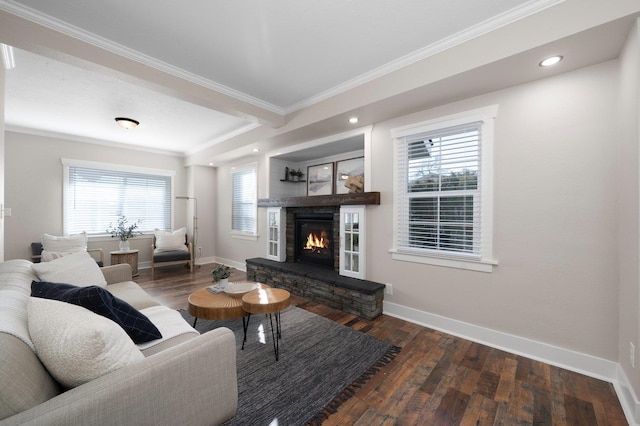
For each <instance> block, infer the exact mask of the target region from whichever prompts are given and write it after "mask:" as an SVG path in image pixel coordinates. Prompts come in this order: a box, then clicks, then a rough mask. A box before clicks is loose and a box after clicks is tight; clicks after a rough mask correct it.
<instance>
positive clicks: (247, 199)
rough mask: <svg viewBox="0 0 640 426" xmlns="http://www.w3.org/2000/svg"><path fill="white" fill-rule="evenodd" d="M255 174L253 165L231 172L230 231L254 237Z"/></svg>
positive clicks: (255, 227) (255, 208)
mask: <svg viewBox="0 0 640 426" xmlns="http://www.w3.org/2000/svg"><path fill="white" fill-rule="evenodd" d="M256 174H257V171H256V166H255V165H249V166H244V167H236V168H233V169H232V171H231V181H232V188H231V199H232V200H231V229H232V231H233V232H234V233H236V234H245V235H250V236H254V235H256V232H257V224H256V222H257V221H256V216H257V181H256Z"/></svg>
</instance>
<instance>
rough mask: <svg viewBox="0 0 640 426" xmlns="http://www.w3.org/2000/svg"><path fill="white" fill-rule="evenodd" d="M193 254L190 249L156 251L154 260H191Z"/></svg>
mask: <svg viewBox="0 0 640 426" xmlns="http://www.w3.org/2000/svg"><path fill="white" fill-rule="evenodd" d="M190 259H191V254H190V253H189V252H188V251H178V250H173V251H161V252H158V253H156V252H154V254H153V261H154V262H175V261H179V260H190Z"/></svg>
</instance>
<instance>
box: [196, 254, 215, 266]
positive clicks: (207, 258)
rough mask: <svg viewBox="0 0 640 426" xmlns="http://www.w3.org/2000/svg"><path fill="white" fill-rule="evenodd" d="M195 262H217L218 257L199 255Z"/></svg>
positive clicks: (201, 263) (200, 263)
mask: <svg viewBox="0 0 640 426" xmlns="http://www.w3.org/2000/svg"><path fill="white" fill-rule="evenodd" d="M193 263H194V265H208V264H209V263H216V258H215V257H214V256H210V257H199V258H197V259H196V260H195V261H194V262H193Z"/></svg>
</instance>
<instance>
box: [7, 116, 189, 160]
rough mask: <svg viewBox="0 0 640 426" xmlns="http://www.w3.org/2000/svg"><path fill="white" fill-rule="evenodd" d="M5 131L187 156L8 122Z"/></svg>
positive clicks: (175, 152)
mask: <svg viewBox="0 0 640 426" xmlns="http://www.w3.org/2000/svg"><path fill="white" fill-rule="evenodd" d="M5 131H7V132H14V133H23V134H26V135H34V136H42V137H46V138H53V139H63V140H67V141H72V142H82V143H90V144H93V145H102V146H108V147H112V148H120V149H130V150H132V151H142V152H149V153H153V154H160V155H171V156H174V157H186V153H185V152H184V151H172V150H165V149H158V148H147V147H144V146H140V145H133V144H128V143H123V142H114V141H108V140H104V139H95V138H90V137H86V136H78V135H72V134H69V133H60V132H54V131H51V130H44V129H34V128H32V127H23V126H15V125H11V124H6V123H5Z"/></svg>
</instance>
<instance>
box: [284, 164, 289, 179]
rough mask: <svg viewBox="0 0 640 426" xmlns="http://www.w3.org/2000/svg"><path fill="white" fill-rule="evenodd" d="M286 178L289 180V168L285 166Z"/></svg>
mask: <svg viewBox="0 0 640 426" xmlns="http://www.w3.org/2000/svg"><path fill="white" fill-rule="evenodd" d="M284 180H289V168H288V167H285V168H284Z"/></svg>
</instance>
